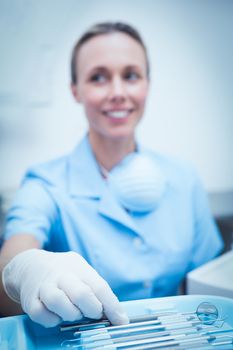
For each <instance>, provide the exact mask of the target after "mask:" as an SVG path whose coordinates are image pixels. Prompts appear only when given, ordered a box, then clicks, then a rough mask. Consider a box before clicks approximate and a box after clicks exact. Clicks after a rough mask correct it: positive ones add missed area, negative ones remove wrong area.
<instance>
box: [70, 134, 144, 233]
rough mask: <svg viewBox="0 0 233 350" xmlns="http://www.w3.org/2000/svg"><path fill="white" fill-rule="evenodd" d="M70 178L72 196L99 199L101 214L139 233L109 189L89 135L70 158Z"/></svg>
mask: <svg viewBox="0 0 233 350" xmlns="http://www.w3.org/2000/svg"><path fill="white" fill-rule="evenodd" d="M68 179H69V182H68V188H69V193H70V195H71V196H72V197H87V198H92V199H96V200H99V205H98V209H97V210H98V212H99V213H100V214H101V215H103V216H105V217H107V218H109V219H111V220H114V221H117V222H118V223H120V224H122V225H124V226H126V227H128V228H129V229H131V230H133V231H134V232H135V233H138V234H139V232H138V229H137V227H136V225H135V223H134V221H133V220H132V218H131V217H130V216H129V215H128V213H127V212H126V211H125V209H124V208H122V206H121V205H120V204H118V202H117V200H116V199H115V197H114V196H113V195H112V193H111V192H110V191H109V190H108V187H107V184H106V182H105V180H104V179H103V177H102V175H101V172H100V169H99V165H98V163H97V161H96V158H95V156H94V154H93V151H92V148H91V145H90V143H89V140H88V137H87V136H86V137H85V138H84V139H83V140H82V141H81V143H80V144H79V145H78V146H77V147H76V148H75V149H74V151H73V152H72V153H71V154H70V156H69V158H68Z"/></svg>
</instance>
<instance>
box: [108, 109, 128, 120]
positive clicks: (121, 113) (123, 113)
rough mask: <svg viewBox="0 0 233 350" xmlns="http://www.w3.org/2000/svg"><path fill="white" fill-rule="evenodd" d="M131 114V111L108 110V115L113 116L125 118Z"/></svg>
mask: <svg viewBox="0 0 233 350" xmlns="http://www.w3.org/2000/svg"><path fill="white" fill-rule="evenodd" d="M128 114H129V111H111V112H106V115H107V116H108V117H111V118H118V119H121V118H125V117H127V116H128Z"/></svg>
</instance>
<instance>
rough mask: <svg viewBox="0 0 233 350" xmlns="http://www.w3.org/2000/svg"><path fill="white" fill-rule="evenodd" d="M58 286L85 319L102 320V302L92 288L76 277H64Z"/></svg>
mask: <svg viewBox="0 0 233 350" xmlns="http://www.w3.org/2000/svg"><path fill="white" fill-rule="evenodd" d="M58 285H59V287H60V288H61V289H62V290H63V291H64V292H65V294H66V295H67V296H68V298H69V299H70V300H71V302H72V303H73V304H74V305H76V306H77V307H78V308H79V309H80V311H81V312H82V314H83V315H84V316H85V317H88V318H93V319H100V318H101V317H102V316H103V307H102V304H101V302H100V301H99V300H98V299H97V298H96V296H95V294H94V293H93V291H92V290H91V288H90V287H89V286H88V285H86V284H85V283H83V282H82V281H81V280H79V279H77V278H76V277H75V275H67V276H65V277H63V278H62V280H60V281H59V284H58Z"/></svg>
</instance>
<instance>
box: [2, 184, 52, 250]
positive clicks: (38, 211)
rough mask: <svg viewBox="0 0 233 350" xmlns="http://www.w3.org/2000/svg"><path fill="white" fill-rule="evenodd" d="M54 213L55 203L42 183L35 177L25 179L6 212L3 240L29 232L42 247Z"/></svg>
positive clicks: (46, 238) (48, 232)
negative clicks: (33, 178)
mask: <svg viewBox="0 0 233 350" xmlns="http://www.w3.org/2000/svg"><path fill="white" fill-rule="evenodd" d="M55 215H56V206H55V203H54V201H53V199H52V197H51V196H50V194H49V193H48V191H47V190H46V188H45V187H44V186H43V184H42V183H41V182H39V181H37V180H36V179H35V180H26V181H24V183H23V185H22V187H21V188H20V189H19V190H18V192H17V194H16V197H15V199H14V202H13V204H12V206H11V208H10V210H9V212H8V215H7V218H6V229H5V233H4V240H6V239H8V238H10V237H12V236H14V235H17V234H20V233H29V234H32V235H34V236H35V238H36V239H37V240H38V241H39V242H40V244H41V247H42V246H44V245H45V243H47V242H48V240H49V235H50V232H51V228H52V225H53V222H54V220H55Z"/></svg>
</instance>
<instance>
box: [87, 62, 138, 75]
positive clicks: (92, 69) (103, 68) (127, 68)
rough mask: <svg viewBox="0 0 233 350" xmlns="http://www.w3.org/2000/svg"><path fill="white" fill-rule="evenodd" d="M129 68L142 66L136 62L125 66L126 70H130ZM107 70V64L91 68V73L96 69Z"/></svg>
mask: <svg viewBox="0 0 233 350" xmlns="http://www.w3.org/2000/svg"><path fill="white" fill-rule="evenodd" d="M129 69H141V67H140V66H139V65H136V64H134V65H132V64H131V65H127V66H125V67H124V70H129ZM107 70H108V67H106V66H96V67H93V68H91V70H90V73H93V72H95V71H107Z"/></svg>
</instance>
